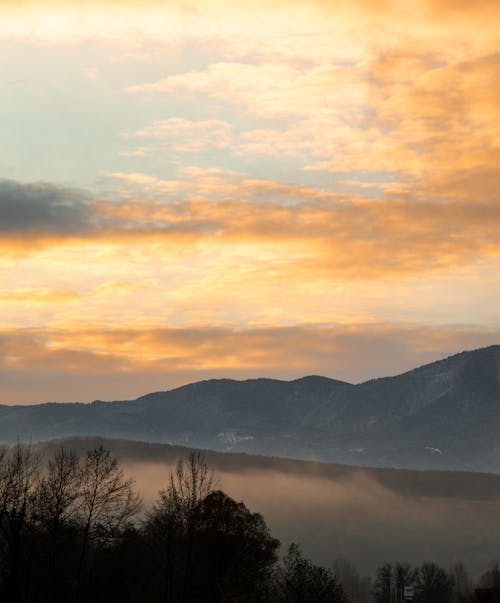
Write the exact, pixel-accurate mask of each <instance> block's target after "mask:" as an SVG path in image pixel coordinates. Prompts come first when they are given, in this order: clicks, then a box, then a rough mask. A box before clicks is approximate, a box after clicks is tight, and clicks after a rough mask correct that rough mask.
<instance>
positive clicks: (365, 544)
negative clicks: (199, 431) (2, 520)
mask: <svg viewBox="0 0 500 603" xmlns="http://www.w3.org/2000/svg"><path fill="white" fill-rule="evenodd" d="M99 444H102V445H104V446H105V447H106V448H108V449H110V450H111V451H112V453H113V454H114V455H115V456H116V457H117V459H118V460H119V462H120V464H121V466H122V467H123V468H124V470H125V472H126V473H127V474H129V475H130V476H132V477H133V478H134V479H135V481H136V487H137V490H138V491H139V492H140V493H141V495H142V497H143V499H144V507H145V509H146V510H147V509H148V507H150V506H151V504H153V502H154V501H155V499H156V498H157V496H158V491H159V490H160V489H161V488H164V487H165V486H166V485H167V483H168V479H169V475H170V472H171V471H172V470H173V469H174V468H175V465H176V462H177V460H178V459H179V458H181V457H183V456H186V455H187V453H188V449H186V448H181V447H175V446H169V445H164V444H151V443H142V442H132V441H125V440H106V439H102V438H75V439H70V440H65V441H55V442H50V443H46V444H42V445H41V447H42V448H43V449H44V450H45V451H46V452H48V453H51V452H52V451H53V449H54V448H58V447H60V446H61V445H63V446H64V447H66V448H70V449H73V450H76V451H77V452H81V453H82V452H84V451H86V450H88V449H89V448H92V447H94V446H96V445H99ZM204 455H205V459H206V461H207V463H208V464H209V466H210V467H212V468H213V470H214V472H215V474H216V476H217V478H218V481H217V487H218V488H219V489H222V490H224V491H225V492H226V493H227V494H229V495H230V496H231V497H233V498H235V499H236V500H242V501H243V502H244V503H245V504H246V505H247V507H248V508H249V509H250V510H251V511H252V512H258V513H261V514H262V515H263V516H264V519H265V520H266V522H267V524H268V525H269V527H270V529H271V532H272V534H273V536H275V537H277V538H279V539H280V540H281V542H282V544H283V545H284V546H285V547H286V546H287V545H288V544H289V543H290V542H297V543H299V544H300V545H301V546H302V549H303V551H304V553H305V554H306V555H307V556H309V557H311V558H312V559H313V560H314V561H315V562H317V563H321V564H323V565H326V566H329V565H331V563H332V562H333V561H334V560H335V559H338V558H348V559H350V560H351V561H352V562H353V563H355V565H356V566H357V567H358V569H359V570H361V571H362V572H363V573H370V574H372V573H373V572H374V570H375V569H376V567H377V566H379V565H380V564H382V563H383V562H385V561H389V562H391V561H408V562H409V563H411V564H412V565H416V564H418V563H420V562H422V561H424V560H425V561H435V562H437V563H439V564H440V565H443V566H449V565H451V564H453V563H455V562H457V561H462V562H463V563H464V564H465V565H466V566H467V567H468V569H469V571H470V572H471V574H473V575H479V574H480V573H482V572H484V571H485V569H486V568H487V566H488V565H489V563H490V562H491V561H492V560H494V559H497V558H498V557H499V556H500V546H499V545H500V475H495V474H482V473H467V472H458V471H457V472H452V471H414V470H400V469H367V468H361V467H350V466H346V465H336V464H330V463H317V462H306V461H294V460H290V459H279V458H269V457H262V456H252V455H247V454H227V453H217V452H210V451H206V452H205V453H204Z"/></svg>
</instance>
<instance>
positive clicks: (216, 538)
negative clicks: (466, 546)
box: [0, 444, 500, 603]
mask: <svg viewBox="0 0 500 603" xmlns="http://www.w3.org/2000/svg"><path fill="white" fill-rule="evenodd" d="M159 486H160V489H159V492H158V496H157V499H156V501H155V502H154V503H153V504H152V505H149V506H148V507H147V508H146V507H145V506H144V505H143V503H142V501H141V498H140V496H139V494H138V493H137V492H136V491H135V488H134V482H133V480H131V479H130V478H128V477H127V476H126V475H125V473H124V470H123V468H122V467H121V466H120V464H119V463H118V461H117V460H116V459H115V458H114V457H113V455H112V454H111V452H110V451H109V450H108V449H106V448H104V447H103V446H96V447H94V448H92V449H90V450H88V451H86V452H85V453H83V454H82V453H81V452H80V453H77V452H75V451H73V450H71V449H67V448H63V447H61V448H58V449H55V450H53V451H52V452H51V454H50V455H49V456H47V455H41V454H40V453H39V452H37V451H35V450H34V449H33V448H32V447H31V446H30V445H24V444H16V445H13V446H10V447H4V448H2V449H0V601H16V602H20V603H35V602H36V603H42V602H43V603H62V602H65V603H67V602H74V603H94V602H95V603H101V602H102V603H104V602H107V603H109V602H114V601H120V602H124V603H136V602H137V603H139V602H144V603H149V602H151V603H202V602H207V603H226V602H228V603H229V602H231V603H233V602H234V603H236V602H241V603H264V602H273V603H274V602H276V603H327V602H328V603H401V602H402V601H403V600H413V601H415V602H417V603H473V602H481V601H484V602H496V601H500V569H499V568H498V566H497V565H496V564H495V563H492V565H491V566H490V567H489V568H485V571H484V573H483V575H482V576H479V577H475V578H474V579H472V578H471V577H469V576H468V574H467V571H466V569H465V567H464V566H463V565H462V564H460V563H458V564H455V565H454V566H452V567H450V568H444V567H441V566H439V565H437V564H436V563H434V562H432V561H428V562H423V563H422V564H421V565H419V566H417V567H412V566H410V565H409V564H407V563H405V562H404V561H401V560H397V561H395V562H394V561H393V562H390V563H389V562H385V561H384V560H381V563H380V565H379V567H378V569H377V571H376V573H375V575H374V576H373V577H364V576H361V575H360V574H359V572H358V571H357V569H356V567H355V566H354V565H353V564H352V563H351V562H350V561H348V560H346V559H334V560H332V563H331V565H330V567H323V566H320V565H316V564H315V563H313V562H312V561H310V560H308V559H307V558H306V557H305V556H304V555H303V553H302V551H301V548H300V545H299V544H296V543H283V545H282V543H280V542H279V541H278V540H277V539H276V538H274V537H273V536H272V534H271V533H270V530H269V528H268V526H267V525H266V523H265V521H264V518H263V517H262V515H260V514H259V513H255V512H252V511H250V510H249V509H248V508H247V507H246V505H245V504H244V503H243V502H240V501H236V500H234V499H233V498H231V497H230V496H228V495H227V494H225V493H224V492H223V491H222V490H221V489H220V488H219V483H218V477H217V475H216V474H215V473H214V471H213V470H212V469H211V468H210V467H209V465H208V463H207V462H206V460H205V458H204V456H203V455H202V454H201V453H200V452H196V451H192V452H190V453H189V454H188V455H187V456H186V457H185V458H182V459H180V460H179V461H178V463H177V465H176V467H175V469H174V470H173V471H172V472H171V473H170V474H169V475H168V476H166V480H165V483H164V484H159ZM381 537H383V535H381ZM405 597H406V599H405Z"/></svg>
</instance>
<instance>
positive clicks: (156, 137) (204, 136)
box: [124, 117, 231, 155]
mask: <svg viewBox="0 0 500 603" xmlns="http://www.w3.org/2000/svg"><path fill="white" fill-rule="evenodd" d="M230 132H231V125H230V124H229V123H227V122H225V121H222V120H218V119H208V120H201V121H192V120H188V119H182V118H179V117H171V118H169V119H162V120H158V121H155V122H153V123H152V124H151V125H149V126H146V127H144V128H141V129H140V130H136V131H134V132H127V133H125V134H124V138H126V139H132V140H134V139H137V138H139V139H146V140H149V141H150V144H149V145H148V146H141V147H138V148H136V149H135V150H133V151H132V154H133V153H134V152H135V153H137V152H138V151H139V152H140V154H141V155H147V154H152V153H158V152H165V151H166V152H172V151H173V152H177V153H193V152H199V151H202V150H204V149H225V148H227V147H229V144H230V140H231V138H230Z"/></svg>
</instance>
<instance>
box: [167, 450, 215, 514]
mask: <svg viewBox="0 0 500 603" xmlns="http://www.w3.org/2000/svg"><path fill="white" fill-rule="evenodd" d="M215 486H216V478H215V474H214V472H213V470H212V469H210V468H209V466H208V464H207V462H206V461H205V457H204V456H203V454H202V453H201V452H199V451H195V450H192V451H191V452H190V453H189V454H188V456H187V458H186V459H180V460H179V461H178V462H177V466H176V469H175V472H173V473H171V474H170V483H169V485H168V488H167V490H166V491H161V492H160V496H163V497H165V496H166V497H167V498H170V499H171V500H172V502H173V503H174V506H175V508H176V510H177V512H178V513H179V514H180V516H181V517H182V519H183V520H184V521H185V522H186V523H189V522H190V521H191V520H192V517H193V512H194V510H195V509H196V507H197V506H198V504H199V503H200V501H202V500H203V499H204V498H205V497H206V496H208V495H209V494H210V493H211V492H213V491H214V488H215Z"/></svg>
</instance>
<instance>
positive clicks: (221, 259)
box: [0, 168, 500, 283]
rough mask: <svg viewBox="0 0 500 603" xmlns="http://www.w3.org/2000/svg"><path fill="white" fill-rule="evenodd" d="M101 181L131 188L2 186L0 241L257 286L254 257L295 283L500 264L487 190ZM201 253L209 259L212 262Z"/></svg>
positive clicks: (497, 217) (245, 180)
mask: <svg viewBox="0 0 500 603" xmlns="http://www.w3.org/2000/svg"><path fill="white" fill-rule="evenodd" d="M110 176H111V177H112V178H113V179H117V180H120V181H123V182H125V183H127V185H129V186H131V187H132V188H131V189H130V191H127V190H124V191H122V192H123V194H124V195H125V197H124V198H122V199H120V198H118V199H116V200H104V199H103V200H99V199H97V198H95V199H91V200H89V201H86V202H85V203H84V202H82V201H81V200H80V196H82V195H83V194H82V193H73V198H72V194H71V193H67V192H66V191H65V190H63V189H58V188H57V187H53V186H49V185H43V186H32V185H21V184H13V183H9V184H8V185H4V187H3V192H4V194H3V196H2V197H0V212H1V213H2V215H3V220H2V227H1V228H0V245H2V247H3V248H4V249H6V251H7V252H9V251H10V252H11V253H12V252H13V251H18V252H20V251H23V252H24V253H30V252H32V253H38V250H39V249H40V246H42V247H43V246H47V247H55V248H57V246H58V245H59V246H60V245H65V246H68V245H74V246H76V247H78V248H81V247H82V246H83V248H86V249H87V253H93V252H92V249H93V248H94V249H96V250H97V249H99V250H104V249H105V248H106V247H108V249H109V253H113V254H115V255H118V256H120V255H123V257H129V261H130V262H134V261H135V260H134V259H133V256H132V253H131V249H132V248H135V249H136V250H138V251H139V250H140V253H141V255H142V256H143V257H149V258H150V260H152V259H154V258H157V257H159V255H161V254H162V253H163V254H165V253H175V254H176V255H177V256H178V255H179V254H181V255H184V257H187V256H191V258H192V259H191V260H190V262H192V261H195V262H196V261H198V262H199V264H198V267H199V268H200V270H201V269H202V267H203V269H205V270H207V271H208V274H209V275H211V274H219V272H220V269H221V268H223V269H224V271H226V270H228V271H229V273H228V277H231V275H232V278H235V279H237V278H239V277H241V278H243V276H242V266H245V265H246V266H247V270H246V274H247V277H248V278H251V277H252V278H253V277H255V278H257V279H258V280H259V281H260V280H261V279H262V278H264V280H269V277H266V276H265V274H266V272H264V273H262V268H263V263H261V258H262V262H264V263H267V268H268V270H272V271H273V274H274V275H275V278H282V279H291V280H292V281H293V282H296V283H300V282H302V281H303V282H311V281H317V282H321V281H323V282H327V281H330V282H331V281H335V280H336V279H348V280H349V279H367V278H368V279H376V278H385V277H391V276H405V277H412V278H413V277H415V276H417V275H419V274H432V273H436V272H438V273H439V272H446V271H448V270H450V269H464V268H467V267H468V266H472V265H473V264H474V263H475V262H477V261H496V260H498V258H500V238H499V235H498V233H499V232H500V208H499V206H498V203H497V202H496V198H495V197H494V196H493V195H492V198H491V199H489V198H486V200H480V199H477V200H476V201H474V202H471V201H469V200H468V199H467V198H465V199H460V198H459V199H457V200H453V201H451V200H450V201H447V202H442V201H441V200H439V199H438V200H436V201H432V200H424V199H421V198H420V199H415V198H413V196H412V195H411V194H409V193H408V192H407V191H405V190H404V189H403V193H402V195H400V194H398V189H397V187H396V189H394V186H395V185H394V183H392V184H391V183H389V187H391V186H392V188H393V190H394V193H395V194H394V195H391V196H390V197H389V198H387V199H383V198H376V197H369V196H363V195H353V194H348V193H345V194H338V193H332V192H329V191H326V190H322V189H318V188H314V187H308V186H303V185H295V184H290V183H284V182H279V181H273V180H263V179H258V178H251V177H249V176H248V175H246V174H238V173H237V172H231V171H225V170H219V169H214V170H211V169H199V168H186V169H185V170H183V171H181V172H180V173H179V176H180V177H178V178H174V179H172V180H162V179H160V178H157V177H155V176H151V175H147V174H142V173H130V174H127V173H115V174H110ZM478 186H483V187H484V183H483V184H482V185H478ZM490 188H491V191H492V193H493V190H494V187H493V184H491V185H490ZM5 191H7V194H5ZM145 195H150V196H152V198H150V199H147V198H144V196H145ZM12 235H15V237H16V240H15V243H13V240H12ZM21 235H23V236H21ZM44 236H45V237H46V239H44V238H43V237H44ZM71 237H73V238H71ZM193 244H196V246H195V247H193ZM76 247H75V248H76ZM169 250H170V251H169ZM204 250H205V251H204ZM208 250H211V252H212V253H215V255H214V256H213V259H212V260H210V264H209V265H207V264H206V262H207V260H208V258H210V257H211V256H210V255H207V253H206V251H208ZM243 250H244V251H243ZM102 252H104V251H102ZM102 252H101V251H99V253H102ZM65 253H68V252H65ZM78 253H82V252H81V251H78ZM84 253H85V252H84ZM109 253H108V256H109ZM235 253H236V254H239V253H243V257H240V259H239V260H238V259H236V258H237V256H236V255H234V254H235ZM193 254H194V257H197V258H198V260H195V259H194V257H193ZM68 257H69V256H68ZM109 257H110V259H111V256H109ZM131 266H132V264H130V267H131ZM263 275H264V276H263ZM123 278H124V280H128V279H127V278H126V276H124V277H123ZM151 278H155V277H154V275H153V276H151ZM206 278H209V277H206ZM107 280H109V278H108V279H107Z"/></svg>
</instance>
